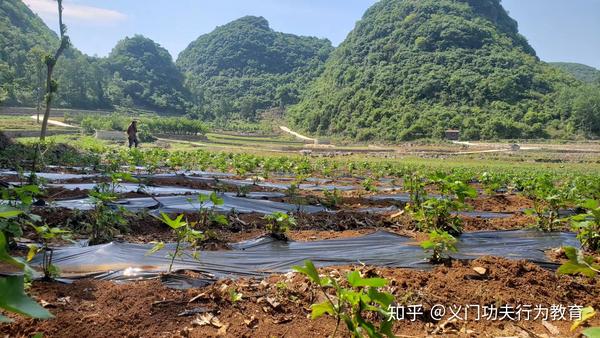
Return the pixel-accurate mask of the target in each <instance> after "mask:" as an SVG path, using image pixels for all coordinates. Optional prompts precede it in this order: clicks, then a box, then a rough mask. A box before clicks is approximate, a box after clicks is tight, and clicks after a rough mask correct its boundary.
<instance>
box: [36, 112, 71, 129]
mask: <svg viewBox="0 0 600 338" xmlns="http://www.w3.org/2000/svg"><path fill="white" fill-rule="evenodd" d="M31 118H32V119H34V120H37V115H31ZM48 124H51V125H53V126H57V127H65V128H79V127H76V126H73V125H70V124H66V123H64V122H60V121H55V120H48Z"/></svg>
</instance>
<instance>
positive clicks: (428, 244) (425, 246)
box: [421, 241, 435, 250]
mask: <svg viewBox="0 0 600 338" xmlns="http://www.w3.org/2000/svg"><path fill="white" fill-rule="evenodd" d="M421 248H423V249H425V250H431V249H433V248H435V243H433V242H432V241H423V242H421Z"/></svg>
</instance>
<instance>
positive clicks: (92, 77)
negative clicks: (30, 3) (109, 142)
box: [0, 0, 108, 108]
mask: <svg viewBox="0 0 600 338" xmlns="http://www.w3.org/2000/svg"><path fill="white" fill-rule="evenodd" d="M58 43H59V41H58V37H57V35H56V34H55V33H54V32H53V31H52V30H50V29H49V28H48V27H47V26H46V25H45V24H44V22H43V21H42V20H41V19H40V18H39V17H38V16H37V15H35V14H34V13H33V12H31V10H30V9H29V8H28V7H27V6H26V5H25V4H24V3H23V2H21V0H2V1H0V102H2V101H5V103H6V104H12V105H26V106H36V105H37V102H38V101H41V100H42V96H43V86H44V81H45V73H46V66H45V64H44V63H43V56H44V55H45V54H47V53H48V52H49V51H50V50H53V49H56V47H57V46H58ZM100 74H101V70H100V67H99V65H98V62H97V60H96V59H95V58H91V57H88V56H85V55H83V54H82V53H81V52H79V51H78V50H76V49H75V48H70V49H69V50H67V52H66V53H65V59H61V60H59V62H58V66H57V69H56V79H57V80H58V82H59V83H60V86H61V87H60V90H59V92H58V98H57V104H58V105H59V106H78V107H81V108H86V107H88V108H89V107H105V106H107V105H108V102H106V100H105V98H104V94H103V89H102V87H101V86H102V85H101V83H100V82H99V79H100V78H101V75H100ZM40 87H41V88H42V90H41V92H39V91H38V88H40Z"/></svg>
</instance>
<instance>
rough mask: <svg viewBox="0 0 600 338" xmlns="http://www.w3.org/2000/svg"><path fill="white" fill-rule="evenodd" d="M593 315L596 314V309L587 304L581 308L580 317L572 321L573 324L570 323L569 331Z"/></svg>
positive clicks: (575, 328)
mask: <svg viewBox="0 0 600 338" xmlns="http://www.w3.org/2000/svg"><path fill="white" fill-rule="evenodd" d="M595 315H596V310H594V308H593V307H591V306H588V307H586V308H583V309H582V310H581V318H580V319H578V320H576V321H574V322H573V325H571V331H575V330H577V328H578V327H579V326H580V325H581V324H583V323H585V322H587V321H588V320H590V319H592V318H593V317H594V316H595Z"/></svg>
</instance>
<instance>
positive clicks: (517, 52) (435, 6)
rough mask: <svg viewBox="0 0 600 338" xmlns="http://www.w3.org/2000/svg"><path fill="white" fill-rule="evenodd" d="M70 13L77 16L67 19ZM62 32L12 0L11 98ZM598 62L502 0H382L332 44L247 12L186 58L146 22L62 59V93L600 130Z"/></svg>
mask: <svg viewBox="0 0 600 338" xmlns="http://www.w3.org/2000/svg"><path fill="white" fill-rule="evenodd" d="M67 25H68V22H67ZM57 44H58V38H57V36H56V34H55V33H54V32H52V30H50V29H49V28H48V27H47V26H46V25H45V24H44V23H43V22H42V20H41V19H40V18H39V17H38V16H37V15H35V14H34V13H32V12H31V10H30V9H29V8H28V7H27V6H26V5H24V4H23V2H22V1H21V0H2V1H0V102H2V103H3V104H7V105H17V106H36V105H37V104H38V103H39V102H41V101H42V100H43V90H44V77H45V72H46V69H45V68H46V67H45V64H44V63H43V61H42V60H43V56H44V55H45V54H46V53H48V52H49V51H51V50H54V49H55V48H56V46H57ZM598 74H600V71H598V70H596V69H594V68H591V67H587V66H583V65H578V64H567V63H559V64H553V65H549V64H547V63H544V62H541V61H540V60H539V59H538V57H537V56H536V53H535V51H534V50H533V48H532V47H531V46H530V45H529V44H528V42H527V40H526V39H525V38H524V37H523V36H521V35H520V34H519V32H518V26H517V23H516V22H515V21H514V20H513V19H511V18H510V17H509V15H508V14H507V12H506V11H505V10H504V9H503V8H502V6H501V4H500V0H381V1H379V2H377V3H376V4H375V5H374V6H372V7H371V8H370V9H369V10H368V11H367V12H366V13H365V15H364V16H363V18H362V20H361V21H359V22H358V23H357V25H356V27H355V29H354V30H353V31H352V32H350V34H349V35H348V37H347V39H346V40H345V41H344V42H343V43H342V44H341V45H340V46H339V47H338V48H337V49H335V50H334V48H333V47H332V45H331V43H330V42H329V41H328V40H324V39H318V38H312V37H300V36H296V35H292V34H284V33H279V32H275V31H274V30H273V29H271V28H270V27H269V23H268V21H267V20H266V19H264V18H262V17H254V16H247V17H243V18H241V19H238V20H236V21H233V22H231V23H228V24H226V25H224V26H221V27H217V28H216V29H215V30H214V31H213V32H211V33H209V34H205V35H202V36H200V37H199V38H198V39H197V40H196V41H194V42H192V43H191V44H190V45H189V46H188V47H187V48H186V49H185V50H184V51H183V52H182V53H181V54H180V55H179V57H178V59H177V61H176V62H173V58H172V57H171V55H169V53H168V52H167V50H165V49H164V48H163V47H161V46H160V45H158V44H157V43H155V42H154V41H152V40H150V39H148V38H146V37H143V36H134V37H132V38H126V39H124V40H122V41H120V42H119V43H118V44H117V45H116V47H115V48H114V49H113V51H112V52H111V53H110V55H109V56H108V57H106V58H95V57H89V56H86V55H84V54H82V53H81V52H79V51H78V50H77V49H76V48H75V47H71V48H69V49H68V50H67V51H66V53H65V57H64V58H61V59H60V60H59V63H58V65H57V69H56V72H55V78H56V79H57V81H58V85H59V88H58V93H57V99H56V101H55V102H56V105H57V106H60V107H69V108H86V109H120V108H125V109H131V108H141V109H146V110H152V111H155V112H157V113H159V114H160V113H165V114H187V115H188V116H189V117H192V118H195V117H201V118H202V119H205V120H207V119H208V120H213V121H215V122H216V123H217V124H228V123H231V121H236V122H242V123H245V121H255V120H256V119H257V118H258V116H259V115H260V114H259V113H260V112H261V111H262V110H268V109H271V108H281V111H286V112H287V118H288V119H289V121H290V123H291V124H292V125H294V126H295V127H296V128H299V129H302V130H304V131H306V132H308V133H313V134H320V135H327V136H329V135H334V136H337V137H342V138H348V139H354V140H361V141H367V140H373V139H377V140H382V141H391V142H395V141H402V140H412V139H417V138H430V137H433V138H441V137H443V135H444V130H445V129H449V128H452V129H460V130H461V137H462V138H464V139H473V140H475V139H493V138H573V137H592V138H595V137H600V76H598Z"/></svg>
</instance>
